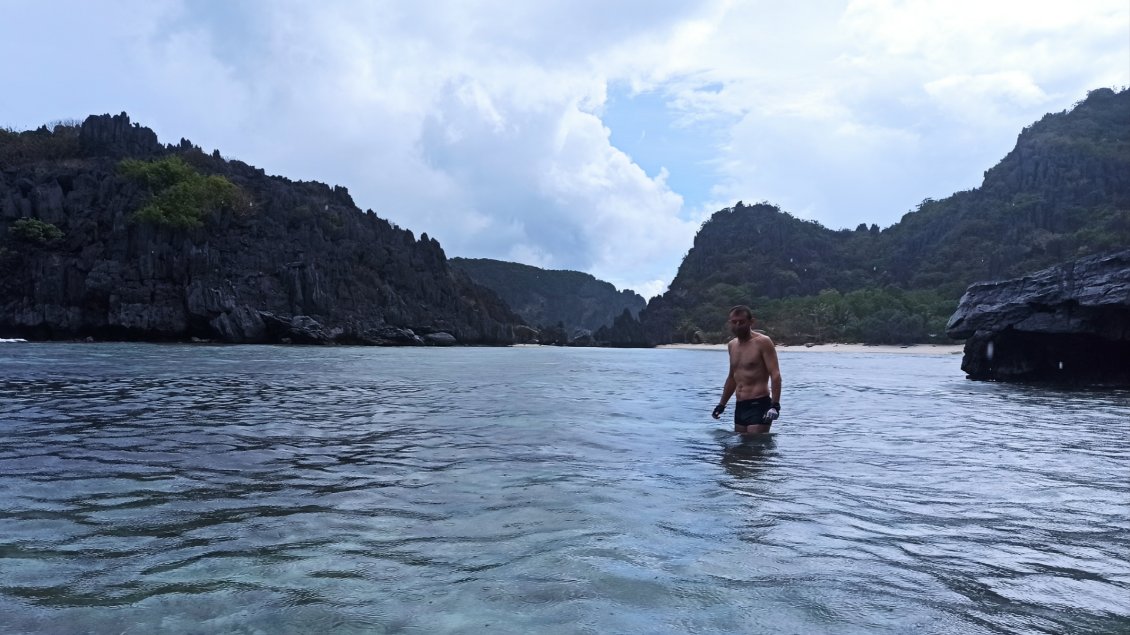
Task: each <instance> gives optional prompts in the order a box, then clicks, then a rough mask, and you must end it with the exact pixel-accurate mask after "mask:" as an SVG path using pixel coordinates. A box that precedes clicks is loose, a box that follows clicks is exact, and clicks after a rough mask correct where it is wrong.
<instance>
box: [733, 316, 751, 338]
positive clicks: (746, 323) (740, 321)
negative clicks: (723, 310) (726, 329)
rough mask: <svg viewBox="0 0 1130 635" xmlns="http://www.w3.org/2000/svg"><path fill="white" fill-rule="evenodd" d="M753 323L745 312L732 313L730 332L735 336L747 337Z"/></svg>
mask: <svg viewBox="0 0 1130 635" xmlns="http://www.w3.org/2000/svg"><path fill="white" fill-rule="evenodd" d="M752 325H753V320H751V319H750V318H749V317H748V316H746V314H745V313H731V314H730V333H732V334H733V335H734V337H745V336H747V335H749V327H750V326H752Z"/></svg>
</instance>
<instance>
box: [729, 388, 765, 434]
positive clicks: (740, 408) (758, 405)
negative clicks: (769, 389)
mask: <svg viewBox="0 0 1130 635" xmlns="http://www.w3.org/2000/svg"><path fill="white" fill-rule="evenodd" d="M772 407H773V400H772V399H770V398H769V395H766V396H764V397H759V398H757V399H746V400H743V401H739V402H738V404H737V406H735V407H734V423H735V424H737V425H739V426H767V425H772V423H765V421H764V419H765V413H766V412H769V409H770V408H772Z"/></svg>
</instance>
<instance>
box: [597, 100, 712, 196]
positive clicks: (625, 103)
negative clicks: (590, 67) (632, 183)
mask: <svg viewBox="0 0 1130 635" xmlns="http://www.w3.org/2000/svg"><path fill="white" fill-rule="evenodd" d="M705 89H706V90H710V87H705ZM673 101H674V99H673V97H672V96H670V95H669V94H667V93H665V92H663V91H662V90H654V91H648V92H640V93H635V92H633V91H632V89H631V87H630V86H628V85H627V84H622V83H616V84H612V85H610V86H609V87H608V100H607V101H606V103H605V106H604V110H603V112H602V113H601V120H602V121H603V122H604V125H605V126H607V127H608V129H609V130H610V131H611V142H612V145H613V146H615V147H616V148H618V149H619V150H621V151H623V152H624V153H625V154H627V155H628V156H630V157H631V158H632V160H633V161H634V162H635V163H636V164H637V165H639V166H640V167H641V168H642V169H643V170H644V172H646V173H647V175H648V176H650V177H653V178H654V177H655V176H658V175H659V174H660V171H661V170H662V169H664V168H666V170H667V173H668V176H667V186H668V187H670V188H671V190H672V191H674V192H676V193H677V194H679V195H680V196H682V197H683V214H684V215H685V216H687V217H689V216H690V215H691V213H692V212H693V210H695V209H696V208H697V207H699V206H700V205H701V204H702V203H704V202H705V201H707V200H709V199H710V194H711V188H712V187H713V186H714V184H715V183H716V181H717V172H716V170H715V168H714V161H715V160H716V159H717V155H718V152H717V147H718V145H719V143H720V139H721V135H722V133H723V132H724V126H722V125H721V122H718V121H715V120H710V121H701V120H697V121H696V120H692V119H690V118H689V117H687V116H686V115H685V113H683V112H680V111H679V110H678V109H677V108H676V107H674V106H673V105H672V104H673Z"/></svg>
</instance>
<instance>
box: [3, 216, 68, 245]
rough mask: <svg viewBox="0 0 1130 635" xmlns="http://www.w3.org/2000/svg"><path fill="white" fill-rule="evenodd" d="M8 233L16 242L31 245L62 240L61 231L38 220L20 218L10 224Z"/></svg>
mask: <svg viewBox="0 0 1130 635" xmlns="http://www.w3.org/2000/svg"><path fill="white" fill-rule="evenodd" d="M8 233H9V234H11V235H12V237H13V238H15V239H16V240H20V241H23V242H25V243H31V244H33V245H48V244H50V243H53V242H55V241H57V240H61V239H62V238H63V230H61V229H59V228H58V227H56V226H54V225H52V224H51V223H45V222H43V221H41V220H39V219H38V218H21V219H19V220H18V221H16V222H14V223H12V226H11V227H9V228H8Z"/></svg>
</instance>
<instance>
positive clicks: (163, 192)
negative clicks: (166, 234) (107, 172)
mask: <svg viewBox="0 0 1130 635" xmlns="http://www.w3.org/2000/svg"><path fill="white" fill-rule="evenodd" d="M118 170H119V172H120V173H121V174H122V175H123V176H125V177H127V178H130V179H133V180H135V181H137V182H138V183H141V184H142V185H144V186H145V187H146V188H148V189H149V191H150V192H151V193H152V195H153V196H152V198H151V199H150V200H149V202H148V203H146V204H145V206H144V207H142V208H141V209H139V210H137V212H135V213H134V218H136V219H137V220H140V221H144V222H149V223H154V224H156V225H165V226H169V227H177V228H181V229H192V228H195V227H201V226H203V225H204V220H205V219H206V218H208V217H209V216H211V215H212V214H213V213H215V212H217V211H219V210H221V209H235V208H237V207H240V206H243V207H245V206H246V205H241V204H242V203H243V201H244V200H245V198H244V196H243V193H242V192H241V191H240V189H239V188H238V187H236V185H235V184H234V183H232V182H231V181H229V180H228V179H226V178H224V177H222V176H217V175H210V176H205V175H203V174H200V173H199V172H197V171H196V170H195V169H194V168H193V167H192V166H190V165H188V164H187V163H185V162H184V161H183V160H182V159H181V158H180V157H167V158H164V159H158V160H156V161H138V160H136V159H125V160H123V161H122V162H121V163H120V164H119V166H118Z"/></svg>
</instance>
